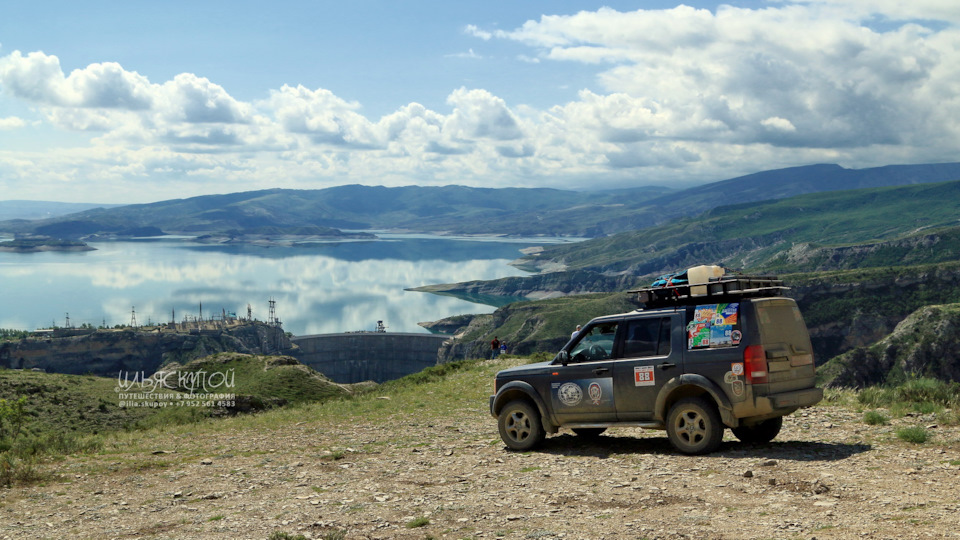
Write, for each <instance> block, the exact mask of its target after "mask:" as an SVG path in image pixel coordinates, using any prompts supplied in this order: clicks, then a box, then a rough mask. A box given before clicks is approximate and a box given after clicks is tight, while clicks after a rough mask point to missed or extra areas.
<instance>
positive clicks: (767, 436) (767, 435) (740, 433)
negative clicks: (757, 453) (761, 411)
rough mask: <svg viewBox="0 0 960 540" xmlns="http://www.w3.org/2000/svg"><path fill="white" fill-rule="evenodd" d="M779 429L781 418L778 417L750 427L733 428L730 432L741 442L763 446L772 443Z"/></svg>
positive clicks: (781, 424) (781, 422)
mask: <svg viewBox="0 0 960 540" xmlns="http://www.w3.org/2000/svg"><path fill="white" fill-rule="evenodd" d="M781 427H783V417H782V416H778V417H776V418H770V419H769V420H764V421H763V422H760V423H759V424H754V425H752V426H739V427H735V428H733V429H731V430H730V431H733V434H734V435H736V436H737V438H738V439H740V440H741V441H742V442H745V443H749V444H763V443H768V442H770V441H772V440H773V438H774V437H776V436H777V434H778V433H780V428H781Z"/></svg>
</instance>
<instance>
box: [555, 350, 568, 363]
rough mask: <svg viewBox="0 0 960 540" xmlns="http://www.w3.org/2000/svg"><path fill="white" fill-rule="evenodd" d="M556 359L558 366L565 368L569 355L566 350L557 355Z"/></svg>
mask: <svg viewBox="0 0 960 540" xmlns="http://www.w3.org/2000/svg"><path fill="white" fill-rule="evenodd" d="M556 359H557V360H559V361H560V364H562V365H564V366H566V365H567V364H569V363H570V353H568V352H567V351H566V350H562V351H560V352H558V353H557V358H556Z"/></svg>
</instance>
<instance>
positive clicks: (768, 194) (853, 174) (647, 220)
mask: <svg viewBox="0 0 960 540" xmlns="http://www.w3.org/2000/svg"><path fill="white" fill-rule="evenodd" d="M949 180H960V163H937V164H925V165H889V166H885V167H874V168H869V169H845V168H843V167H841V166H839V165H808V166H803V167H791V168H787V169H777V170H771V171H763V172H758V173H754V174H749V175H746V176H740V177H738V178H732V179H730V180H722V181H719V182H713V183H710V184H706V185H702V186H696V187H692V188H689V189H685V190H683V191H677V192H674V193H667V194H665V195H662V196H660V197H656V198H653V199H635V200H634V199H630V198H629V197H624V198H623V200H624V207H623V208H622V209H620V211H618V212H616V213H615V214H613V215H606V216H601V217H599V219H598V221H597V223H596V225H595V227H594V228H593V229H592V231H591V232H592V234H591V235H590V236H603V235H605V234H614V233H618V232H623V231H629V230H636V229H644V228H648V227H652V226H655V225H659V224H662V223H667V222H669V221H673V220H674V219H676V218H678V217H683V216H695V215H698V214H700V213H702V212H705V211H707V210H709V209H711V208H716V207H719V206H726V205H730V204H739V203H748V202H756V201H768V200H772V199H783V198H786V197H792V196H794V195H802V194H805V193H820V192H825V191H843V190H851V189H864V188H874V187H885V186H902V185H908V184H925V183H931V182H945V181H949Z"/></svg>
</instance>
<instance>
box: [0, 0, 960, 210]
mask: <svg viewBox="0 0 960 540" xmlns="http://www.w3.org/2000/svg"><path fill="white" fill-rule="evenodd" d="M958 142H960V2H957V1H956V0H911V1H910V2H903V1H902V0H782V1H764V0H751V1H742V2H737V1H734V2H730V3H726V4H720V3H716V2H704V1H694V2H690V3H687V4H679V3H676V2H668V1H660V0H654V1H643V2H641V1H633V2H627V1H608V2H593V1H589V0H580V1H571V0H551V1H546V0H529V1H523V2H517V1H505V0H485V1H482V2H480V1H472V0H464V1H460V2H451V1H449V0H445V1H435V0H419V1H408V2H401V1H397V0H393V1H387V0H352V1H350V2H343V1H338V2H332V1H325V0H315V1H287V0H274V1H271V2H269V3H268V2H252V1H245V0H230V1H220V0H203V1H197V0H191V1H181V0H165V1H164V2H120V1H103V0H90V1H85V2H76V1H75V0H70V1H62V2H59V1H45V0H34V1H31V2H2V3H0V200H46V201H62V202H99V203H114V204H116V203H141V202H153V201H159V200H166V199H174V198H184V197H191V196H196V195H205V194H214V193H232V192H239V191H250V190H258V189H269V188H293V189H320V188H325V187H331V186H336V185H344V184H365V185H385V186H404V185H422V186H428V185H450V184H459V185H468V186H476V187H492V188H499V187H509V186H519V187H551V188H558V189H578V190H579V189H607V188H623V187H636V186H644V185H661V186H669V187H677V188H685V187H689V186H692V185H696V184H699V183H704V182H712V181H717V180H723V179H727V178H732V177H736V176H740V175H743V174H749V173H752V172H757V171H761V170H769V169H777V168H783V167H792V166H799V165H807V164H814V163H837V164H840V165H842V166H844V167H849V168H865V167H875V166H882V165H889V164H912V163H934V162H952V161H960V153H958Z"/></svg>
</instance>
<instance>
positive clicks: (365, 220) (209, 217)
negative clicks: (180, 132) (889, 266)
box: [0, 163, 960, 238]
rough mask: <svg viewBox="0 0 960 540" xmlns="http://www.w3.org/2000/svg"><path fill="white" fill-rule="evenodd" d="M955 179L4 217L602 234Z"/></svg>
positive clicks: (68, 227)
mask: <svg viewBox="0 0 960 540" xmlns="http://www.w3.org/2000/svg"><path fill="white" fill-rule="evenodd" d="M957 179H960V163H947V164H934V165H899V166H889V167H878V168H873V169H859V170H856V169H844V168H842V167H840V166H838V165H811V166H807V167H794V168H790V169H781V170H777V171H765V172H761V173H756V174H751V175H748V176H743V177H740V178H734V179H730V180H724V181H721V182H716V183H713V184H707V185H704V186H699V187H695V188H690V189H686V190H682V191H676V190H671V189H668V188H663V187H638V188H633V189H621V190H613V191H580V192H577V191H565V190H558V189H547V188H538V189H526V188H509V189H488V188H471V187H464V186H443V187H418V186H408V187H397V188H387V187H377V186H374V187H370V186H360V185H348V186H339V187H334V188H329V189H321V190H288V189H270V190H264V191H252V192H244V193H232V194H228V195H208V196H203V197H193V198H189V199H176V200H170V201H162V202H157V203H152V204H138V205H130V206H123V207H118V208H106V209H93V210H87V211H84V212H80V213H75V214H70V215H67V216H62V217H54V218H51V219H44V220H39V221H30V222H16V221H7V222H0V230H3V231H11V232H28V233H34V234H45V235H49V236H60V237H67V238H80V237H84V236H89V235H94V234H97V235H104V234H107V235H110V234H114V235H122V234H123V233H124V231H132V230H142V229H143V228H145V227H152V228H154V229H158V230H161V231H163V232H165V233H168V234H174V233H176V234H194V235H201V234H234V235H238V236H239V235H243V234H245V233H248V232H249V231H250V230H252V229H262V228H264V227H272V228H274V230H276V231H278V232H279V233H280V234H283V233H284V231H295V230H296V229H298V228H300V227H308V226H315V227H327V228H337V229H406V230H411V231H417V232H432V233H450V234H501V235H512V236H533V235H551V236H586V237H599V236H605V235H609V234H615V233H618V232H623V231H631V230H637V229H645V228H649V227H654V226H657V225H661V224H664V223H668V222H671V221H674V220H676V219H677V218H680V217H685V216H694V215H698V214H701V213H703V212H704V211H706V210H709V209H711V208H715V207H718V206H723V205H728V204H739V203H748V202H756V201H765V200H771V199H777V198H783V197H788V196H793V195H798V194H804V193H815V192H824V191H834V190H844V189H860V188H868V187H882V186H896V185H904V184H919V183H930V182H941V181H945V180H957ZM597 187H602V185H598V186H597ZM287 234H296V233H295V232H289V233H287Z"/></svg>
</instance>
